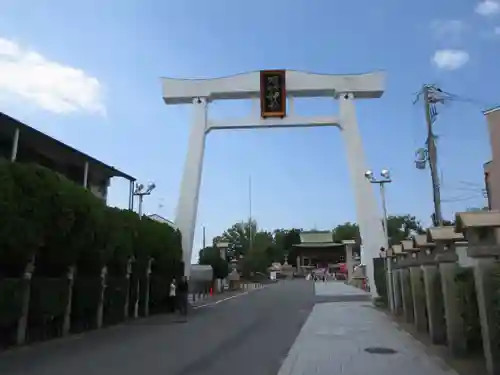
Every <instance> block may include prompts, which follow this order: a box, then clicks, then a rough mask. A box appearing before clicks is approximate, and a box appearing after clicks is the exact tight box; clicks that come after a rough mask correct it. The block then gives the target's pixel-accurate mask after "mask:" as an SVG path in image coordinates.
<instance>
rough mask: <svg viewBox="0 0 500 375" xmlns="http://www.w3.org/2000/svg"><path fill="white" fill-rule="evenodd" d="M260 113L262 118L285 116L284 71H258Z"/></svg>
mask: <svg viewBox="0 0 500 375" xmlns="http://www.w3.org/2000/svg"><path fill="white" fill-rule="evenodd" d="M260 114H261V116H262V118H272V117H279V118H283V117H285V116H286V72H285V71H284V70H262V71H261V72H260Z"/></svg>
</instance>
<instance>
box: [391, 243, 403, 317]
mask: <svg viewBox="0 0 500 375" xmlns="http://www.w3.org/2000/svg"><path fill="white" fill-rule="evenodd" d="M391 255H392V256H391V260H392V285H393V293H394V295H393V300H394V311H393V314H395V315H401V314H402V313H403V295H402V293H401V270H400V268H399V263H400V260H401V259H402V250H401V245H393V246H392V252H391Z"/></svg>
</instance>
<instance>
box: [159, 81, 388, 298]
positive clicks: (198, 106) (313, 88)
mask: <svg viewBox="0 0 500 375" xmlns="http://www.w3.org/2000/svg"><path fill="white" fill-rule="evenodd" d="M270 72H273V71H270ZM278 72H282V74H283V76H284V77H283V79H284V81H285V82H286V93H285V91H282V93H284V95H285V96H286V98H287V99H288V113H287V114H285V115H284V116H283V117H282V116H280V118H276V117H273V118H263V117H262V113H261V112H260V111H259V110H258V107H259V103H260V101H261V79H262V73H261V72H258V71H257V72H250V73H243V74H239V75H234V76H230V77H223V78H215V79H177V78H163V79H162V81H163V82H162V83H163V99H164V101H165V103H166V104H191V105H192V106H193V120H192V124H191V134H190V136H189V144H188V151H187V157H186V161H185V165H184V173H183V176H182V181H181V186H180V196H179V201H178V205H177V212H176V217H175V224H176V225H177V227H178V228H179V230H180V231H181V233H182V249H183V260H184V263H185V275H186V276H188V277H189V275H190V271H191V268H190V264H191V255H192V251H193V240H194V234H195V228H196V217H197V212H198V197H199V191H200V182H201V174H202V169H203V156H204V151H205V138H206V135H207V134H208V133H209V132H210V131H211V130H214V129H249V128H254V129H256V128H277V127H312V126H337V127H338V128H339V129H340V131H341V134H342V136H343V138H344V143H345V147H346V151H347V161H348V167H349V173H350V178H351V184H352V187H353V189H354V191H355V199H356V219H357V223H358V225H359V228H360V232H361V238H362V240H363V249H362V254H361V261H362V263H363V264H366V267H367V276H368V277H369V280H370V287H371V291H372V295H373V296H376V288H375V283H374V277H373V261H372V259H373V258H376V257H378V256H379V249H380V247H381V246H383V245H384V244H385V240H384V238H385V236H384V231H383V228H382V220H381V215H380V214H379V212H378V207H377V202H376V199H375V194H374V191H373V187H372V185H371V184H370V182H369V181H368V180H367V179H366V178H365V172H366V170H367V166H366V163H365V155H364V150H363V145H362V141H361V135H360V132H359V128H358V123H357V120H356V112H355V106H354V100H355V99H372V98H379V97H381V96H382V94H383V92H384V81H385V74H384V73H383V72H373V73H367V74H357V75H330V74H313V73H307V72H299V71H286V72H285V71H278ZM299 97H301V98H304V97H331V98H332V99H336V100H339V114H338V116H329V117H309V116H307V117H304V116H300V115H297V114H295V112H294V110H293V99H294V98H299ZM224 99H250V100H253V101H254V102H255V103H256V104H257V105H256V106H254V111H252V113H251V114H250V115H249V116H248V117H244V118H237V119H227V120H218V121H212V120H210V119H209V118H208V106H209V103H210V102H212V101H214V100H224ZM285 105H286V101H285ZM284 112H285V110H284V111H283V113H284Z"/></svg>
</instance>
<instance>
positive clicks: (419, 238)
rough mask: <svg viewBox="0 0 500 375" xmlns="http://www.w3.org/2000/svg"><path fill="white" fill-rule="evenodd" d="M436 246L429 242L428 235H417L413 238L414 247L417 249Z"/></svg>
mask: <svg viewBox="0 0 500 375" xmlns="http://www.w3.org/2000/svg"><path fill="white" fill-rule="evenodd" d="M434 245H435V244H434V243H432V242H429V241H427V235H426V234H417V235H415V236H414V237H413V246H415V247H419V248H420V247H431V246H434Z"/></svg>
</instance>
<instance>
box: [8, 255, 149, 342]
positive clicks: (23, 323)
mask: <svg viewBox="0 0 500 375" xmlns="http://www.w3.org/2000/svg"><path fill="white" fill-rule="evenodd" d="M152 262H153V260H152V259H150V260H149V262H148V265H147V269H146V275H145V276H144V277H145V279H144V282H145V283H146V288H145V295H144V298H145V303H144V310H143V311H142V314H143V315H144V316H148V315H149V281H150V275H151V265H152ZM132 263H133V259H131V260H129V261H128V264H127V269H126V275H125V278H126V280H127V289H128V288H131V287H133V286H132V285H130V277H131V274H132ZM35 268H36V265H35V260H34V258H33V259H32V260H31V262H29V264H28V265H27V266H26V270H25V273H24V277H23V281H24V286H23V303H22V307H21V316H20V318H19V320H18V323H17V332H16V344H17V345H22V344H24V343H25V341H26V338H27V333H28V332H27V331H28V317H29V310H30V297H31V283H32V282H33V280H34V279H33V277H32V276H33V273H34V271H35ZM76 273H77V269H76V267H74V266H72V267H69V269H68V273H67V275H66V277H67V280H68V289H67V293H68V298H67V305H66V308H65V311H64V317H63V326H62V335H63V336H66V335H68V334H69V333H70V330H71V313H72V300H73V298H72V297H73V285H74V280H75V277H76ZM107 278H108V268H107V267H106V266H104V267H103V268H102V269H101V273H100V280H101V283H100V291H99V300H98V304H97V308H96V311H95V317H93V319H91V320H93V321H94V322H95V328H97V329H99V328H101V327H102V325H103V318H104V297H105V290H106V287H107V285H106V280H107ZM135 287H136V288H137V293H136V295H137V296H139V282H136V286H135ZM129 298H130V297H129V293H128V292H127V293H126V296H125V303H124V311H123V318H124V319H126V318H128V307H129ZM139 299H140V298H139V297H136V301H135V306H134V313H133V317H134V318H138V317H139Z"/></svg>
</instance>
